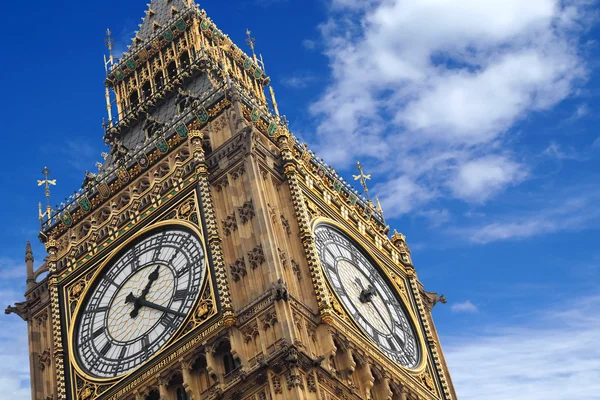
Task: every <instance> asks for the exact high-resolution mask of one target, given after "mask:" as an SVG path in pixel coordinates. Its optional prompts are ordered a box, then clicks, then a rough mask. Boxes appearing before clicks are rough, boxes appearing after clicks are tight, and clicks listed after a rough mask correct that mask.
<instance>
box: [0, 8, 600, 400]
mask: <svg viewBox="0 0 600 400" xmlns="http://www.w3.org/2000/svg"><path fill="white" fill-rule="evenodd" d="M145 4H146V1H138V0H131V1H127V2H123V1H118V0H105V1H103V2H75V1H69V2H67V1H65V2H41V1H34V2H9V3H8V4H6V5H4V9H5V11H4V12H5V15H7V16H9V17H10V18H5V26H4V31H5V32H11V34H10V35H9V36H10V40H4V41H3V46H4V49H3V53H4V54H5V56H4V62H3V63H2V66H1V67H0V68H2V73H1V74H0V76H1V77H2V78H1V79H2V87H3V89H4V96H2V98H1V99H0V102H1V103H2V104H1V108H0V109H1V110H2V111H3V115H4V126H3V132H2V138H3V141H4V146H3V147H4V149H5V153H4V154H5V155H4V157H2V158H1V159H0V165H1V168H0V170H1V171H3V173H2V174H1V175H0V184H1V185H2V188H3V191H2V192H3V193H4V196H3V197H2V208H1V210H2V211H0V212H1V216H2V220H3V221H4V224H5V228H4V229H3V230H2V231H0V240H2V244H3V246H2V247H1V248H0V303H2V304H3V305H8V304H9V303H12V302H15V301H20V300H21V298H22V297H21V296H22V293H23V292H24V290H25V287H24V286H25V285H24V281H25V267H24V262H23V258H24V248H25V243H26V241H27V240H31V241H32V242H33V244H34V252H35V255H36V256H37V260H36V263H37V264H40V263H41V262H42V258H43V249H42V247H41V246H40V245H39V244H38V243H37V242H36V235H37V231H38V228H39V225H38V222H37V203H38V202H39V201H43V191H42V190H41V189H40V188H37V187H36V180H37V179H40V178H41V175H40V171H41V170H42V168H43V167H44V166H45V165H47V166H48V167H49V168H50V169H51V170H52V176H53V178H55V179H57V180H58V186H57V187H56V188H53V199H54V202H53V203H58V202H60V201H62V199H63V198H65V197H67V196H68V195H70V194H71V193H72V191H73V190H76V189H77V188H79V187H80V185H81V182H82V180H83V177H84V175H83V173H84V171H85V170H91V171H94V170H95V167H94V164H95V162H96V161H99V160H100V159H101V156H100V153H101V152H102V151H105V150H106V148H105V147H104V145H103V143H102V128H101V121H102V118H103V117H105V107H104V90H103V79H104V70H103V64H102V56H103V54H104V53H105V47H104V32H105V30H106V28H111V29H112V31H113V33H114V36H115V39H116V51H117V52H122V51H124V49H125V48H126V45H127V43H129V39H130V38H131V37H133V32H134V31H135V30H136V28H137V24H138V23H139V22H140V18H141V16H142V15H144V10H145V7H146V6H145ZM201 6H202V7H203V8H205V9H206V10H207V12H208V13H209V15H210V16H211V18H212V19H213V20H214V21H215V22H216V23H217V25H218V26H219V27H220V28H221V29H222V30H223V31H224V32H226V33H228V34H229V35H230V36H231V37H232V39H233V40H234V41H236V42H237V43H238V44H239V45H240V46H243V43H244V40H245V30H246V28H249V29H251V30H252V35H253V36H254V37H256V39H257V51H258V52H259V53H262V54H263V57H264V59H265V62H266V67H267V72H268V74H269V75H270V76H271V77H272V80H273V86H274V87H275V89H276V93H277V98H278V102H279V106H280V110H281V111H282V113H284V114H286V115H287V117H288V119H289V121H290V126H291V128H292V130H293V131H294V133H295V134H296V135H297V136H299V137H300V138H301V139H302V140H304V141H306V142H308V143H309V145H310V146H311V148H312V149H313V150H315V151H316V152H317V154H318V155H319V156H320V157H322V158H324V159H325V160H326V161H327V162H328V163H329V164H330V165H333V166H334V167H335V168H336V169H337V170H338V171H339V172H341V173H342V174H343V175H344V176H346V177H348V178H350V175H351V174H352V173H354V172H355V171H353V166H354V165H355V163H356V161H358V160H360V161H361V162H362V163H363V164H365V166H366V172H367V173H371V174H372V175H373V181H372V182H371V192H372V193H374V194H376V195H378V196H379V197H380V199H381V200H382V203H383V208H384V212H385V215H386V217H387V221H388V223H389V224H390V226H391V227H392V228H396V229H398V230H399V231H401V232H403V233H405V234H406V235H407V237H408V243H409V245H410V246H411V249H412V252H413V260H414V263H415V265H416V267H417V271H418V273H419V277H420V278H421V280H422V281H423V282H424V284H425V287H426V289H428V290H430V291H437V292H440V293H444V294H445V295H446V297H447V298H448V304H446V305H438V306H436V308H435V309H434V318H435V322H436V326H437V329H438V331H439V333H440V336H441V338H442V345H443V347H444V349H445V353H446V356H447V358H448V362H449V364H450V368H451V372H452V375H453V378H454V382H455V385H456V387H457V390H458V393H459V396H460V398H461V399H482V398H485V399H491V400H496V399H498V400H500V399H507V398H511V399H513V400H521V399H523V400H525V399H527V400H535V399H544V400H552V399H559V398H560V399H563V398H569V399H571V400H590V399H600V395H599V394H598V393H600V383H598V382H599V381H598V379H597V377H598V376H599V374H600V361H599V360H600V350H599V348H598V346H597V338H598V337H600V312H599V311H598V310H599V309H600V296H599V295H598V293H599V291H598V289H599V286H600V284H599V282H600V280H599V278H600V246H598V244H597V243H598V239H600V208H599V207H598V204H600V185H599V184H598V182H599V178H600V168H599V167H600V132H599V131H598V129H597V127H598V125H599V124H598V122H599V117H598V113H597V110H598V108H599V104H600V101H599V97H598V88H599V86H600V75H599V73H598V62H599V60H600V57H599V55H600V51H599V43H598V39H600V26H599V24H598V15H599V14H598V4H597V2H596V1H593V0H563V1H558V0H528V1H527V2H523V1H521V0H486V1H483V2H482V1H477V0H453V1H448V0H421V1H418V2H417V1H408V0H305V1H302V2H300V1H294V0H287V1H286V0H254V1H229V2H227V5H226V6H225V5H224V3H223V2H218V1H214V0H212V1H206V2H202V3H201ZM350 179H351V178H350ZM24 328H25V324H24V323H22V322H21V321H20V320H18V317H16V316H9V317H2V328H1V329H0V391H1V392H2V393H4V394H6V395H7V397H10V398H13V399H15V400H20V399H26V398H29V394H28V393H29V390H28V386H29V383H28V380H27V379H28V373H29V363H28V361H27V342H26V337H25V335H26V333H25V329H24ZM9 393H10V396H8V394H9Z"/></svg>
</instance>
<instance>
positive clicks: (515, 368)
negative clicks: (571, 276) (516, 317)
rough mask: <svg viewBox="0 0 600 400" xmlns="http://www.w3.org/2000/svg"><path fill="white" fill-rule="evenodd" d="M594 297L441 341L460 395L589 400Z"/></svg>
mask: <svg viewBox="0 0 600 400" xmlns="http://www.w3.org/2000/svg"><path fill="white" fill-rule="evenodd" d="M599 310H600V297H592V298H583V299H577V301H576V302H573V303H572V304H569V305H568V306H566V307H564V306H563V308H561V309H553V310H552V311H543V312H539V313H537V314H536V315H534V316H532V317H531V318H530V320H529V322H527V323H526V324H523V325H517V326H505V325H504V326H490V327H489V328H488V329H487V330H486V331H484V332H481V333H478V334H469V335H464V336H462V337H453V338H450V339H449V340H447V341H446V343H444V350H445V351H444V354H445V356H446V359H447V360H448V364H449V368H450V372H451V375H452V379H453V382H454V385H455V388H456V390H457V394H458V397H459V398H460V399H463V400H470V399H473V400H480V399H486V400H506V399H511V400H562V399H569V400H591V399H598V398H599V397H598V393H600V380H598V379H597V378H598V376H600V363H598V360H600V347H598V345H597V341H598V337H600V312H599Z"/></svg>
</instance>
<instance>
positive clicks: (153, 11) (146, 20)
mask: <svg viewBox="0 0 600 400" xmlns="http://www.w3.org/2000/svg"><path fill="white" fill-rule="evenodd" d="M193 7H197V5H196V3H195V2H194V0H152V1H151V2H150V3H149V4H148V9H147V10H146V15H145V16H144V17H143V18H142V23H141V24H139V30H138V31H136V33H135V36H134V37H133V38H132V43H131V45H130V46H129V48H128V51H127V53H130V52H132V51H135V50H137V49H138V48H140V47H141V46H142V45H144V44H146V43H148V42H149V41H150V39H151V38H152V37H153V36H154V35H155V34H156V32H157V31H160V30H161V28H163V27H165V26H168V25H169V22H170V21H171V20H172V19H174V18H176V17H177V15H178V14H181V13H182V12H183V11H185V10H186V9H189V8H193Z"/></svg>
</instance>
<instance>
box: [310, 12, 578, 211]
mask: <svg viewBox="0 0 600 400" xmlns="http://www.w3.org/2000/svg"><path fill="white" fill-rule="evenodd" d="M584 11H585V2H578V1H575V0H572V1H571V0H568V1H566V2H565V1H559V0H531V1H521V0H488V1H479V0H455V1H449V0H424V1H419V2H414V1H404V0H360V1H358V0H332V8H331V15H330V18H329V19H328V21H327V22H326V23H324V24H323V25H322V26H321V32H322V38H323V45H324V48H325V52H326V55H327V56H328V57H329V59H330V65H331V72H332V78H333V80H332V83H331V84H330V86H329V87H327V88H326V90H325V91H324V93H323V94H322V96H321V97H320V99H319V100H318V101H317V102H315V103H314V104H313V105H312V106H311V111H312V112H313V114H314V115H315V116H318V117H320V118H321V120H320V121H321V123H320V125H319V126H318V129H317V130H318V137H317V138H316V139H315V142H316V143H314V144H315V145H316V146H317V148H318V152H319V154H320V156H322V157H323V158H325V159H327V160H328V162H331V163H334V164H338V165H340V164H341V165H343V166H344V165H349V164H350V161H355V160H356V159H363V160H364V159H367V160H371V164H373V165H379V166H380V165H389V167H388V169H387V170H386V171H383V172H387V174H388V176H387V181H388V182H387V184H388V185H389V184H398V185H401V186H402V187H401V188H399V189H387V188H386V186H385V185H381V186H380V187H381V188H382V192H381V193H377V194H378V195H380V196H381V197H382V198H386V203H388V204H392V206H394V207H395V211H392V214H396V215H398V214H399V213H401V212H402V210H404V212H407V211H406V210H411V209H414V208H415V207H417V206H419V205H422V204H423V203H425V202H427V201H430V200H432V199H433V198H435V197H440V196H444V197H456V198H459V199H462V200H465V201H468V202H482V201H486V200H489V199H490V198H492V197H493V196H495V195H497V194H498V193H500V192H502V191H503V190H504V189H505V188H506V187H508V186H511V185H515V184H518V183H520V182H522V181H523V179H525V178H526V177H527V170H528V168H527V165H526V162H525V161H523V159H522V157H519V156H518V155H517V154H515V153H514V152H511V151H510V149H509V145H510V142H511V135H513V133H512V128H513V127H514V126H515V125H516V124H517V123H518V122H519V121H521V120H523V119H525V118H527V117H528V116H530V115H531V114H532V113H535V112H537V111H543V110H548V109H551V108H552V107H553V106H555V105H556V104H557V103H558V102H560V101H562V100H563V99H565V98H567V97H569V96H570V95H571V94H572V92H573V91H574V90H575V89H576V88H577V87H578V86H579V83H580V82H582V81H583V80H584V79H585V78H586V63H585V61H584V60H582V59H581V57H580V55H579V53H578V50H579V44H578V42H577V39H578V35H579V32H580V31H579V29H580V27H581V25H582V20H583V14H584ZM407 187H408V188H409V189H410V191H409V193H408V194H403V195H401V196H400V197H401V200H394V199H393V198H392V196H391V195H390V193H396V194H400V192H401V191H402V188H407ZM384 188H385V189H384ZM414 193H430V194H433V195H427V196H421V195H417V196H414V195H412V194H414ZM406 201H410V202H412V203H410V204H407V203H406ZM384 211H386V212H387V213H388V214H389V213H390V211H389V209H387V208H386V209H385V210H384Z"/></svg>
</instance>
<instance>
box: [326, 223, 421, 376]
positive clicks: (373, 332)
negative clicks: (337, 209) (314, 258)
mask: <svg viewBox="0 0 600 400" xmlns="http://www.w3.org/2000/svg"><path fill="white" fill-rule="evenodd" d="M315 243H316V245H317V250H318V253H319V258H320V260H321V264H322V265H323V270H324V271H325V275H326V276H327V278H328V280H329V282H330V283H331V286H333V288H334V290H335V291H336V292H337V294H338V296H339V297H340V299H341V300H342V303H343V304H344V306H345V307H346V309H347V310H348V311H349V312H350V314H351V315H352V317H353V318H354V319H355V320H356V322H357V323H358V325H360V327H361V328H362V329H363V330H364V331H365V332H366V333H367V335H368V336H369V337H370V338H371V339H372V340H373V341H374V342H375V343H376V344H377V346H378V347H379V348H380V349H381V350H382V351H383V352H384V353H385V354H386V355H387V356H388V357H389V358H391V359H392V360H394V361H396V362H397V363H399V364H400V365H402V366H404V367H406V368H416V367H417V366H418V365H419V363H420V352H419V345H418V341H417V339H416V335H415V330H414V328H413V327H412V325H411V324H410V323H409V318H408V317H407V313H406V311H405V309H404V307H403V306H402V304H401V302H400V301H399V300H398V298H397V297H396V296H395V295H394V292H393V290H392V289H391V288H390V286H389V285H388V283H387V281H386V279H385V278H384V277H383V276H382V274H381V273H380V272H379V270H378V269H377V268H376V267H375V264H374V263H373V262H371V261H370V260H369V259H368V258H367V257H366V256H365V255H364V253H363V251H362V250H361V249H360V248H359V247H358V245H356V243H355V242H354V241H353V240H351V239H349V238H348V237H347V236H346V235H345V234H344V233H342V232H341V231H340V230H338V229H336V228H334V227H332V226H329V225H326V224H321V225H318V226H317V228H316V229H315Z"/></svg>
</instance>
